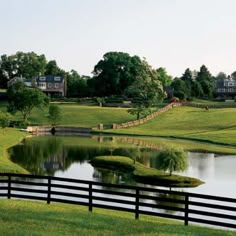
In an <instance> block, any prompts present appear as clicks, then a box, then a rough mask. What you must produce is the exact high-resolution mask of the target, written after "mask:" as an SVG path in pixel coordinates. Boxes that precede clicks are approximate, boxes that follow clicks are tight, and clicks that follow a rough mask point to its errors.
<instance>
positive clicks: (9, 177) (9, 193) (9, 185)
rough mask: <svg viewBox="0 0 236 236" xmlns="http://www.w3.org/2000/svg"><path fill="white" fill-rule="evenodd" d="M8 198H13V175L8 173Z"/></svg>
mask: <svg viewBox="0 0 236 236" xmlns="http://www.w3.org/2000/svg"><path fill="white" fill-rule="evenodd" d="M7 198H8V199H10V198H11V175H8V189H7Z"/></svg>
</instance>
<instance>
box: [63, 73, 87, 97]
mask: <svg viewBox="0 0 236 236" xmlns="http://www.w3.org/2000/svg"><path fill="white" fill-rule="evenodd" d="M87 80H88V77H86V76H80V75H79V74H78V72H77V71H75V70H71V71H70V73H67V96H68V97H86V96H89V95H90V94H89V88H88V85H87Z"/></svg>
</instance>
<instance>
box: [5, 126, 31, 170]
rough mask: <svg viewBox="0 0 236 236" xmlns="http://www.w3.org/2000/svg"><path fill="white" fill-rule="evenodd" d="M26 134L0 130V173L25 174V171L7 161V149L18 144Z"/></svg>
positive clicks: (12, 130) (7, 129)
mask: <svg viewBox="0 0 236 236" xmlns="http://www.w3.org/2000/svg"><path fill="white" fill-rule="evenodd" d="M24 137H26V134H25V133H23V132H20V131H17V130H15V129H12V128H5V129H1V128H0V172H11V173H15V172H19V173H27V171H26V170H25V169H23V168H22V167H20V166H19V165H17V164H15V163H13V162H11V161H10V160H9V159H8V153H7V149H8V148H9V147H11V146H14V145H16V144H17V143H19V142H20V141H21V140H22V139H23V138H24Z"/></svg>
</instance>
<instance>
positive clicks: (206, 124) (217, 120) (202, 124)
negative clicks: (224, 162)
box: [108, 106, 236, 146]
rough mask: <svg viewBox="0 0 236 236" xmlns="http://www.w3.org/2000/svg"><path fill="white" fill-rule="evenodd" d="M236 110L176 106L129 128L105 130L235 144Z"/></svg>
mask: <svg viewBox="0 0 236 236" xmlns="http://www.w3.org/2000/svg"><path fill="white" fill-rule="evenodd" d="M235 117H236V109H235V108H225V109H210V110H209V111H205V110H204V109H200V108H193V107H185V106H183V107H178V108H174V109H172V110H170V111H168V112H166V113H164V114H162V115H160V116H158V117H157V118H155V119H153V120H151V121H149V122H147V123H145V124H142V125H139V126H135V127H130V128H123V129H118V130H108V132H113V133H119V134H133V135H150V136H162V137H176V138H185V139H192V140H199V141H200V140H202V141H209V142H213V143H220V144H227V145H234V146H236V119H235Z"/></svg>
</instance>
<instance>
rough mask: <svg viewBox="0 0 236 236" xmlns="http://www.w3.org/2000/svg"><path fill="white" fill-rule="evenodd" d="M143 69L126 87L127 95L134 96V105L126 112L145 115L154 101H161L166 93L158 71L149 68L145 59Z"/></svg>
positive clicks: (138, 115)
mask: <svg viewBox="0 0 236 236" xmlns="http://www.w3.org/2000/svg"><path fill="white" fill-rule="evenodd" d="M143 66H144V67H143V70H142V71H141V73H140V75H139V76H137V78H136V80H135V81H134V82H133V84H132V85H130V86H129V87H128V88H127V89H126V94H127V95H128V96H129V97H132V98H135V107H134V108H133V109H129V110H128V112H129V113H131V114H135V115H137V119H139V118H140V115H141V114H143V115H146V114H147V113H149V110H150V108H151V107H152V106H154V105H155V103H157V102H160V101H162V100H163V99H164V98H165V96H166V93H165V92H164V89H163V86H162V83H161V81H160V80H159V75H158V72H157V71H156V70H154V69H152V68H151V66H150V65H148V63H147V62H146V61H143Z"/></svg>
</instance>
